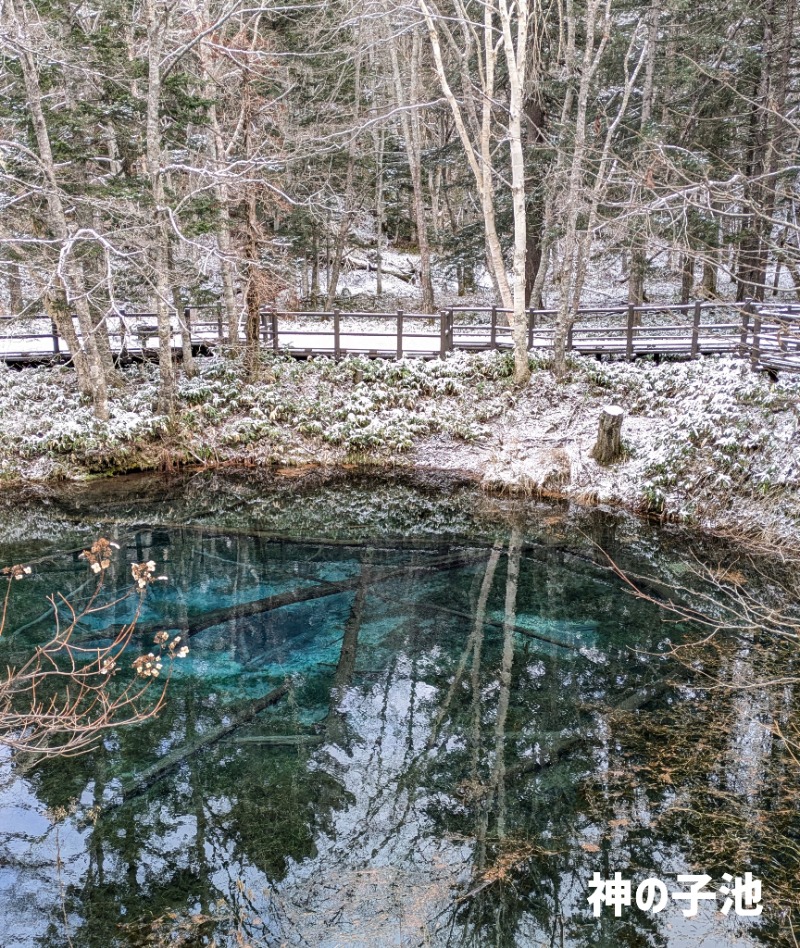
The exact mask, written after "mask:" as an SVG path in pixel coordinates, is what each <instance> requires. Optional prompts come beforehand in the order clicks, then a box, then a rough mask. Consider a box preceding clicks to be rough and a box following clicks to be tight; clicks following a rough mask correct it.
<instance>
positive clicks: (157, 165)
mask: <svg viewBox="0 0 800 948" xmlns="http://www.w3.org/2000/svg"><path fill="white" fill-rule="evenodd" d="M145 13H146V19H147V40H148V43H147V53H148V73H147V173H148V176H149V178H150V195H151V199H152V201H153V217H154V220H155V227H154V228H153V238H152V241H153V242H152V247H151V252H150V266H151V272H152V275H151V281H152V285H153V290H154V291H155V298H156V312H157V314H158V375H159V390H158V411H159V412H160V413H161V414H164V415H170V414H172V412H173V410H174V407H175V376H174V370H173V365H172V320H171V318H170V297H171V295H172V294H171V292H170V285H169V272H168V271H169V255H170V249H169V241H170V237H169V229H168V227H169V225H168V222H167V218H166V206H165V195H164V178H163V169H162V156H161V126H160V107H161V57H162V50H163V37H164V32H165V30H166V23H165V22H164V21H162V19H161V15H162V11H160V9H159V7H158V6H157V5H156V0H147V2H146V8H145Z"/></svg>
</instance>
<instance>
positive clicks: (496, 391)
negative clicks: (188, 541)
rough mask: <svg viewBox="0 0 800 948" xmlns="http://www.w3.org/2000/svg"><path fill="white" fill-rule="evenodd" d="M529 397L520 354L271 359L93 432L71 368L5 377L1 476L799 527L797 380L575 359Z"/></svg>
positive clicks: (142, 393)
mask: <svg viewBox="0 0 800 948" xmlns="http://www.w3.org/2000/svg"><path fill="white" fill-rule="evenodd" d="M534 368H535V371H534V374H533V378H532V381H531V383H530V385H529V386H528V387H526V388H525V389H523V390H519V389H515V388H514V386H513V383H512V380H511V360H510V356H509V355H507V354H500V353H481V354H474V355H468V354H464V353H458V354H455V355H453V356H452V357H451V358H448V359H447V361H445V362H441V361H431V362H422V361H418V360H403V361H401V362H388V361H381V360H368V359H361V358H348V359H345V360H343V361H342V362H340V363H335V362H333V361H332V360H330V359H313V360H309V361H307V362H302V361H295V360H293V359H289V358H285V357H279V358H275V359H273V358H272V357H271V356H267V357H266V358H265V362H264V366H263V371H262V375H261V378H260V379H259V381H258V382H257V383H255V384H250V383H246V382H244V381H243V379H242V374H241V368H240V366H239V364H238V363H237V362H236V361H230V360H225V359H221V358H213V359H207V360H201V361H200V374H199V375H198V377H196V378H194V379H184V378H181V380H180V383H179V409H178V412H177V414H176V415H175V417H173V418H166V417H164V416H159V415H157V414H155V412H154V410H153V406H154V404H155V381H156V369H155V367H154V366H151V365H143V366H133V367H130V368H128V369H125V370H124V372H123V373H121V375H120V382H119V384H118V386H117V387H116V388H115V389H114V391H113V395H112V417H111V420H110V421H109V422H107V423H102V422H97V421H95V420H94V419H93V418H92V416H91V412H90V408H89V406H88V405H87V404H86V402H85V400H82V399H81V398H80V396H79V395H78V393H77V391H76V388H75V383H74V376H73V374H72V373H71V372H70V371H69V370H67V369H65V368H59V367H57V368H38V369H28V370H25V371H22V372H15V371H11V370H0V482H4V483H5V484H6V485H8V486H10V485H11V484H13V483H19V482H26V481H50V480H54V479H59V478H79V477H85V476H87V475H92V474H100V473H112V472H121V471H129V470H142V469H157V468H170V467H173V466H175V465H179V464H210V465H217V464H255V465H260V466H261V465H264V466H266V465H280V466H288V465H299V464H321V465H337V464H346V463H362V464H392V465H401V466H408V467H437V468H444V469H449V470H458V471H461V472H465V473H467V474H469V475H470V476H472V477H474V478H475V479H476V480H478V481H479V482H480V483H481V484H482V485H483V486H484V487H486V489H489V490H508V491H521V492H528V493H544V494H547V495H551V496H563V497H569V498H572V499H576V500H579V501H582V502H586V503H601V504H613V505H621V506H625V507H628V508H630V509H634V510H638V511H641V512H649V513H656V514H660V515H663V516H666V517H669V518H671V519H678V520H686V521H689V522H693V523H696V524H698V525H701V526H704V527H708V528H712V529H725V530H735V531H737V532H747V533H751V534H755V533H759V532H762V533H768V534H769V535H771V536H781V537H783V538H785V539H789V538H792V539H794V538H796V537H797V536H798V533H800V505H798V484H799V483H800V434H799V433H798V396H800V379H793V378H788V377H787V378H781V379H780V380H779V381H778V382H777V383H775V384H771V383H770V382H769V381H768V380H767V379H766V378H764V377H762V376H758V375H754V374H753V373H751V372H750V371H749V367H748V366H747V365H745V364H743V363H742V362H739V361H736V360H733V359H701V360H698V361H695V362H682V363H665V364H662V365H654V364H652V363H647V362H640V363H635V364H628V363H621V362H617V363H598V362H596V361H594V360H590V359H576V360H575V361H574V362H573V363H572V369H571V372H570V375H569V377H568V379H567V380H566V381H565V382H563V383H557V382H556V381H555V380H554V379H553V377H552V376H551V374H550V373H549V371H548V370H547V367H546V365H544V364H542V363H535V366H534ZM609 403H615V404H618V405H620V406H622V407H623V408H624V409H625V412H626V418H625V422H624V425H623V443H624V447H625V456H624V457H623V458H622V460H620V461H619V462H618V463H616V464H614V465H611V466H609V467H602V466H600V465H599V464H597V462H596V461H594V460H593V459H592V458H591V457H590V451H591V448H592V446H593V444H594V440H595V435H596V430H597V420H598V414H599V411H600V409H601V408H602V406H603V405H604V404H609Z"/></svg>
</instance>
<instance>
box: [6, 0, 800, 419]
mask: <svg viewBox="0 0 800 948" xmlns="http://www.w3.org/2000/svg"><path fill="white" fill-rule="evenodd" d="M795 7H796V3H795V0H763V2H758V3H751V2H747V3H744V2H739V0H734V2H732V3H728V4H718V3H710V2H704V0H700V2H697V3H689V2H686V0H667V2H660V0H653V2H651V3H650V4H641V3H631V2H629V0H554V2H550V3H542V4H538V3H536V4H532V3H530V2H529V0H487V2H483V3H469V2H462V0H453V3H452V5H451V4H448V3H447V2H445V0H437V2H434V0H417V2H410V3H407V4H394V3H388V4H387V3H383V2H381V3H372V2H370V0H364V2H361V0H359V2H338V0H334V2H331V0H324V2H320V3H308V4H303V3H300V4H296V5H295V4H288V5H284V4H275V5H265V6H260V5H259V6H253V5H249V4H246V3H241V2H238V0H237V2H217V0H174V2H162V0H144V2H143V3H141V4H139V3H128V2H117V0H103V2H102V3H98V4H92V3H89V2H81V3H61V2H57V0H56V2H36V3H34V2H30V0H3V4H2V19H1V20H0V53H1V54H2V74H3V92H4V94H3V102H2V105H1V106H0V109H2V112H1V114H2V119H0V121H2V141H0V155H1V160H0V182H2V184H1V185H0V201H2V208H3V214H2V221H1V222H0V240H1V241H2V262H1V263H0V276H1V277H2V283H3V285H4V288H5V293H6V296H5V307H6V309H7V313H8V314H10V315H13V316H15V317H22V318H25V317H31V318H33V317H41V316H43V315H46V316H47V317H49V319H51V320H52V322H53V324H54V326H55V327H56V328H57V331H58V333H59V335H60V336H61V337H62V338H63V339H64V340H65V341H66V343H67V345H68V346H69V349H70V351H71V352H73V353H74V359H73V361H74V367H75V370H76V372H77V378H78V384H79V387H80V390H81V391H82V392H83V393H84V394H85V395H87V396H88V397H90V399H91V400H92V402H93V405H94V410H95V413H96V415H97V417H98V418H100V419H104V418H108V414H109V408H108V398H109V395H108V393H109V388H110V387H112V388H113V386H114V383H115V375H116V367H115V360H114V355H113V352H112V349H113V346H112V345H110V344H109V337H108V327H109V325H111V323H112V321H113V319H114V318H115V317H118V316H119V315H120V314H121V313H125V312H126V310H127V311H131V310H133V311H137V310H139V311H148V312H152V313H154V314H157V323H158V334H159V344H160V345H159V348H160V354H159V391H158V408H159V411H161V412H163V413H166V414H169V413H170V412H172V411H174V408H175V397H176V396H175V385H176V372H177V369H176V366H175V364H174V359H173V351H172V350H173V345H172V339H173V332H175V331H177V330H178V328H180V329H181V330H182V332H183V337H184V352H183V356H184V359H183V366H182V371H184V372H186V373H187V374H189V375H191V374H192V372H193V371H194V368H193V363H192V352H191V344H190V342H191V337H190V334H189V329H188V327H187V326H186V319H185V316H184V314H185V311H186V308H187V307H188V306H202V305H209V304H212V305H215V306H218V307H219V310H220V312H221V314H222V320H223V325H224V327H225V334H226V338H227V339H228V341H229V342H231V343H233V344H236V345H237V346H238V345H239V344H240V343H241V344H243V345H244V347H245V349H246V350H247V352H249V353H250V356H249V363H248V364H249V371H250V372H251V374H252V372H253V371H255V367H256V366H257V363H258V355H257V351H258V347H259V337H260V333H259V325H260V324H259V311H260V310H261V309H262V308H263V307H267V306H273V307H274V306H279V307H280V308H282V309H286V310H291V309H304V310H316V309H319V310H324V311H327V312H330V311H331V310H332V309H333V308H334V307H335V306H337V305H338V306H340V307H343V308H345V309H346V308H347V307H348V305H351V297H352V292H351V289H350V287H351V286H352V277H353V274H356V275H358V274H361V275H362V276H363V275H364V273H366V274H368V275H369V277H370V283H369V287H370V293H369V301H368V302H369V307H370V308H371V309H381V308H389V309H391V308H392V305H391V304H392V300H391V299H390V298H389V297H391V294H392V287H394V288H395V290H394V292H395V295H396V294H397V291H396V287H397V285H398V282H399V285H400V287H401V289H404V293H405V296H406V298H407V300H409V299H410V301H411V303H410V305H411V306H412V307H413V308H415V309H417V311H419V312H422V313H428V312H435V311H436V309H437V307H438V306H441V305H444V304H445V303H447V302H450V303H452V302H453V300H455V301H458V300H459V299H460V298H462V297H463V298H464V299H467V300H474V299H476V298H480V299H483V300H489V301H491V303H494V304H496V305H498V306H502V307H503V308H504V309H506V310H508V311H509V313H508V320H509V323H510V326H511V329H512V334H513V338H514V351H515V379H516V381H517V382H518V383H524V382H525V381H527V379H528V377H529V374H530V369H529V366H528V360H527V353H526V344H525V325H526V311H527V310H528V309H529V308H530V307H531V306H542V305H543V303H545V302H546V303H548V304H549V305H552V306H554V307H555V308H556V309H557V318H556V327H555V332H554V338H553V353H552V360H553V361H552V368H553V370H554V371H555V373H556V375H559V376H560V375H563V373H564V368H565V346H566V342H567V338H568V334H569V330H570V327H571V326H572V324H573V322H574V320H575V313H576V310H577V308H578V306H579V304H580V302H581V300H582V299H584V298H586V297H590V296H595V297H596V296H597V295H598V294H599V295H600V297H599V298H600V299H602V300H604V301H606V302H608V301H617V302H620V301H629V302H632V303H641V302H643V301H648V300H649V301H653V302H659V303H665V302H679V301H680V302H687V301H689V300H690V299H706V300H714V299H718V298H727V299H732V300H736V301H740V302H741V301H745V300H749V299H753V300H755V301H762V300H764V299H765V298H766V299H770V298H774V297H778V298H780V299H784V298H786V295H787V293H788V294H789V295H791V294H793V293H796V292H797V287H798V286H799V285H800V271H799V270H798V267H800V229H799V228H798V208H797V205H798V162H797V153H798V133H799V132H800V126H799V125H798V92H799V91H800V87H799V86H800V72H799V71H798V52H799V51H800V50H799V49H798V47H799V45H800V44H799V43H798V37H799V36H800V31H798V28H797V23H796V16H797V13H796V9H795ZM403 255H405V256H403ZM388 284H391V286H390V287H389V288H388V289H387V285H388ZM384 300H385V305H384ZM364 305H367V304H366V302H365V301H363V300H362V306H364Z"/></svg>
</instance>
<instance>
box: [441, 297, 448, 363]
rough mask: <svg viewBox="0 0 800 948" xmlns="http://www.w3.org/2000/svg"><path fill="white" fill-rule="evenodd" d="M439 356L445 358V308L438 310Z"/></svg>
mask: <svg viewBox="0 0 800 948" xmlns="http://www.w3.org/2000/svg"><path fill="white" fill-rule="evenodd" d="M439 358H440V359H445V358H447V310H446V309H440V310H439Z"/></svg>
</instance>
